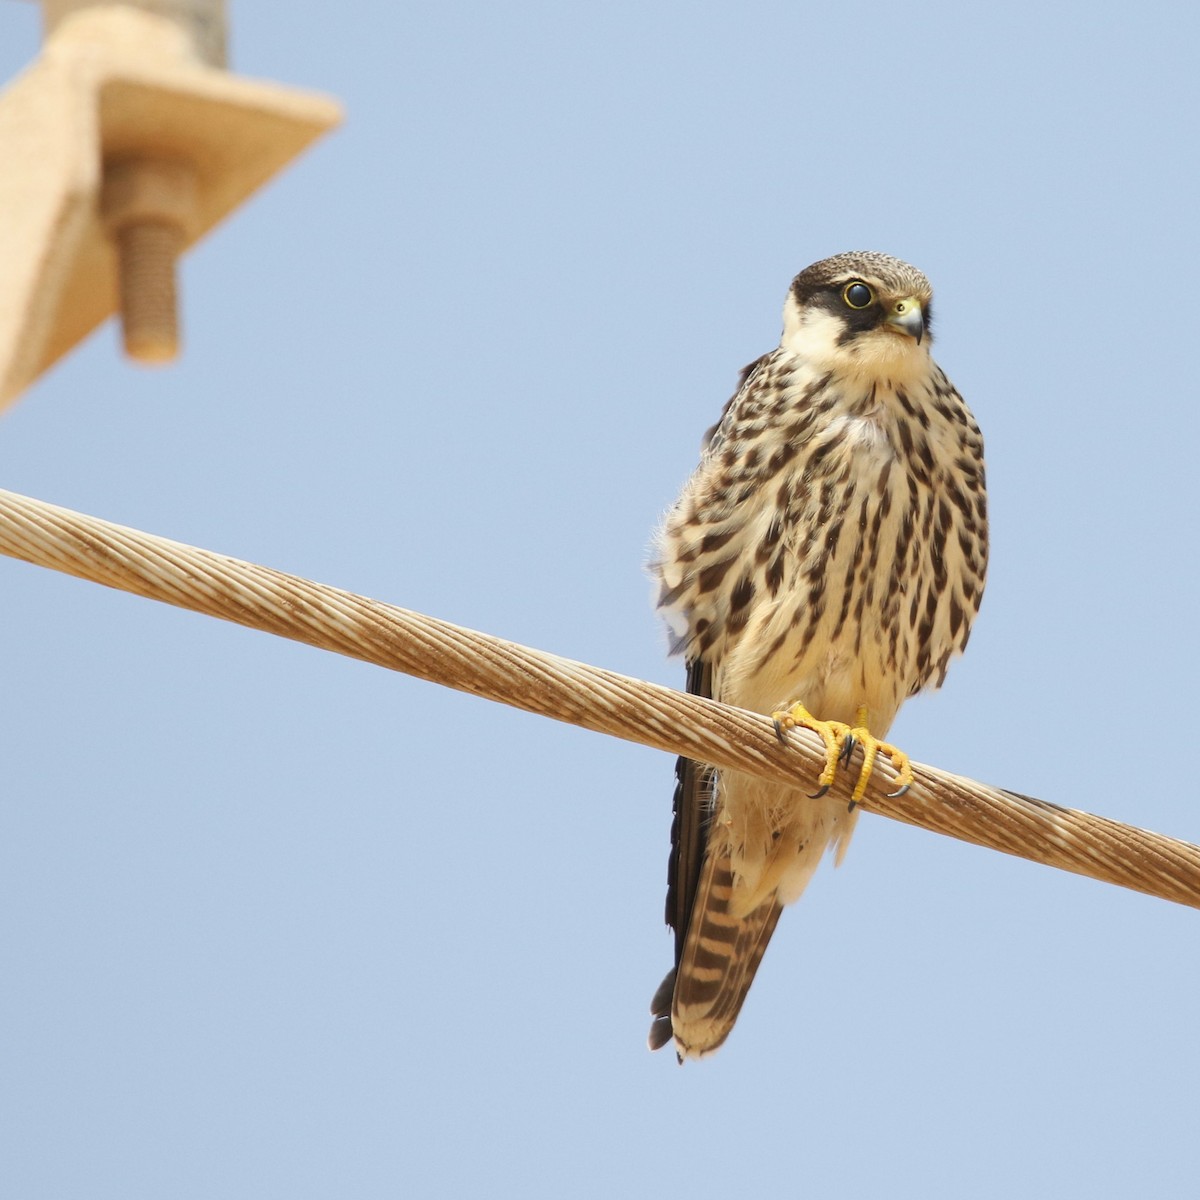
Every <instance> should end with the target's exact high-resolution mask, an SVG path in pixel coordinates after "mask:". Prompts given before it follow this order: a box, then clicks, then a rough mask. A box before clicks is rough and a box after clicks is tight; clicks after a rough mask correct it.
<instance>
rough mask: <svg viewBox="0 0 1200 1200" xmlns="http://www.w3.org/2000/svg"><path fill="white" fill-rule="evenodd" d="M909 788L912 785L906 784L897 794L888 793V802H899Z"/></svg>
mask: <svg viewBox="0 0 1200 1200" xmlns="http://www.w3.org/2000/svg"><path fill="white" fill-rule="evenodd" d="M910 787H912V784H911V783H906V784H905V785H904V786H903V787H902V788H901V789H900V790H899V791H898V792H888V794H887V797H888V799H889V800H899V799H900V797H901V796H903V795H904V793H905V792H907V791H908V789H909V788H910Z"/></svg>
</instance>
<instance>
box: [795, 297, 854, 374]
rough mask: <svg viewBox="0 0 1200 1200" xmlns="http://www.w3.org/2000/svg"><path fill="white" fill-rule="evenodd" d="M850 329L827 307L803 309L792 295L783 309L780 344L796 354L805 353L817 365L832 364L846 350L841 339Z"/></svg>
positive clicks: (843, 354)
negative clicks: (840, 342)
mask: <svg viewBox="0 0 1200 1200" xmlns="http://www.w3.org/2000/svg"><path fill="white" fill-rule="evenodd" d="M845 332H846V326H845V325H844V324H843V323H842V322H841V321H840V320H838V318H837V317H835V316H834V315H833V313H831V312H829V311H828V310H826V309H823V308H810V309H806V310H804V311H801V310H800V307H799V305H797V303H796V299H795V297H794V296H789V297H788V301H787V304H786V305H785V306H784V309H783V337H782V338H781V339H780V345H781V346H782V348H783V349H784V350H788V351H791V353H793V354H802V355H803V356H804V357H805V358H807V359H809V360H810V361H812V362H813V363H824V362H828V361H829V360H830V359H832V358H833V357H834V356H835V355H838V354H839V353H840V354H841V355H842V357H843V358H844V357H845V350H843V349H842V348H841V347H840V346H839V345H838V339H839V338H840V337H841V336H842V335H843V334H844V333H845Z"/></svg>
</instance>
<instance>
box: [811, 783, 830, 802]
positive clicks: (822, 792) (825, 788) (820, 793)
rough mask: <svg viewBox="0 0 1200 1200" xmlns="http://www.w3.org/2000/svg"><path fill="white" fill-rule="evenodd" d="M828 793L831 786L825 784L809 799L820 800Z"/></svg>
mask: <svg viewBox="0 0 1200 1200" xmlns="http://www.w3.org/2000/svg"><path fill="white" fill-rule="evenodd" d="M827 791H829V784H827V783H823V784H821V786H820V787H819V788H817V790H816V791H815V792H813V793H812V795H811V796H809V799H810V800H820V798H821V797H822V796H823V795H825V793H826V792H827Z"/></svg>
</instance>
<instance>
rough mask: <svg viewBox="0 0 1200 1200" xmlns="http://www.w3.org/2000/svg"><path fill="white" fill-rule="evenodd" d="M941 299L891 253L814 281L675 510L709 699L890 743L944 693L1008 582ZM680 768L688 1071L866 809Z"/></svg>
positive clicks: (678, 1022) (813, 276)
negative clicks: (936, 324) (991, 530)
mask: <svg viewBox="0 0 1200 1200" xmlns="http://www.w3.org/2000/svg"><path fill="white" fill-rule="evenodd" d="M931 295H932V293H931V289H930V287H929V283H928V281H927V280H926V278H925V276H924V275H922V274H921V273H920V272H919V271H917V270H916V269H915V268H913V267H910V266H909V265H908V264H907V263H903V262H900V261H899V260H898V259H895V258H891V257H889V256H887V255H884V254H877V253H873V252H865V251H864V252H854V253H850V254H839V255H837V256H836V257H834V258H828V259H825V260H824V261H822V262H819V263H816V264H814V265H813V266H811V267H809V268H808V269H807V270H805V271H803V272H801V273H800V274H799V275H798V276H797V277H796V279H795V280H794V281H793V283H792V288H791V291H790V292H789V294H788V298H787V302H786V304H785V306H784V329H783V337H782V339H781V341H780V345H779V347H778V348H777V349H775V350H773V351H771V352H770V353H769V354H766V355H764V356H763V357H762V358H760V359H758V361H757V362H754V363H752V364H751V365H750V366H749V367H747V368H746V370H745V371H744V372H743V374H742V378H741V381H740V384H739V387H738V390H737V392H736V393H735V394H734V396H733V398H732V399H731V400H730V402H729V403H728V404H727V405H726V407H725V411H724V412H723V414H722V416H721V419H720V421H719V422H718V424H717V425H716V426H715V427H714V428H713V429H712V430H710V431H709V434H708V436H707V438H706V442H705V446H704V449H703V452H702V456H701V460H700V465H699V466H698V467H697V469H696V471H695V473H694V474H693V475H692V477H691V479H690V480H689V481H688V482H687V484H686V485H685V487H684V490H683V493H682V495H681V496H680V497H679V500H678V501H677V502H676V504H675V506H674V507H673V508H672V509H671V511H670V513H669V514H668V516H667V518H666V521H665V523H664V524H663V527H662V530H661V531H660V533H659V537H658V542H657V553H656V556H655V560H654V562H653V564H652V570H653V572H654V574H655V575H656V577H657V578H658V580H659V600H658V603H659V606H660V607H661V608H662V609H663V610H664V612H665V614H666V616H667V619H668V622H669V624H670V625H671V628H672V631H673V638H674V647H673V648H674V649H677V650H681V651H682V652H683V654H684V655H685V657H686V659H687V663H688V690H689V691H691V692H695V693H698V694H700V695H705V696H713V697H714V698H716V699H718V700H721V701H724V702H726V703H729V704H735V705H738V706H739V707H742V708H749V709H753V710H755V711H757V712H763V713H772V712H776V711H777V710H780V709H783V708H785V707H786V706H789V705H791V704H794V703H799V704H802V705H804V706H805V708H807V709H808V710H809V711H810V712H811V714H812V715H813V716H814V717H816V718H818V719H819V721H822V722H842V723H845V724H846V725H857V724H859V723H860V718H862V717H863V716H864V714H865V721H863V722H862V724H865V725H866V726H868V727H869V729H870V733H871V734H872V735H874V736H875V737H876V738H878V737H882V736H883V735H884V734H885V733H886V732H887V730H888V728H889V727H890V725H891V723H892V721H893V719H894V718H895V716H896V713H897V711H898V710H899V708H900V706H901V704H903V703H904V701H905V700H906V699H907V698H908V697H909V696H911V695H913V694H915V693H916V692H918V691H920V690H921V689H922V688H926V687H938V686H940V684H941V683H942V681H943V680H944V679H945V676H946V669H947V666H948V664H949V661H950V659H951V657H952V656H953V655H954V654H956V653H958V652H960V651H961V650H962V649H963V648H964V647H965V646H966V644H967V637H968V635H969V634H970V630H971V623H972V621H973V619H974V617H975V614H976V612H977V611H978V609H979V601H980V597H981V596H982V593H983V583H984V576H985V572H986V567H987V501H986V495H985V490H984V464H983V439H982V437H981V435H980V432H979V428H978V426H977V425H976V424H975V421H974V418H973V417H972V416H971V412H970V410H969V409H968V408H967V406H966V404H964V403H963V400H962V398H961V397H960V396H959V394H958V393H957V392H956V391H955V390H954V387H953V385H952V384H951V383H950V381H949V380H948V379H947V378H946V376H945V374H943V372H942V370H941V369H940V368H939V367H938V365H937V364H936V363H935V362H934V361H933V359H932V358H931V357H930V354H929V345H930V338H929V336H928V326H929V318H930V300H931ZM812 791H813V788H812V785H811V783H809V784H808V785H807V786H800V787H798V788H796V789H794V790H793V789H789V788H782V787H778V786H777V785H774V784H769V783H766V782H763V781H761V780H757V779H754V778H753V777H750V776H746V775H741V774H739V773H737V772H732V771H722V772H719V773H718V772H716V771H714V770H713V769H712V768H710V767H706V766H703V765H701V764H697V763H693V762H690V761H688V760H686V759H680V761H679V763H678V766H677V769H676V789H675V819H674V824H673V827H672V852H671V862H670V870H669V883H668V895H667V921H668V923H669V924H670V925H671V926H672V928H673V929H674V931H675V967H674V968H673V969H672V971H671V972H670V973H669V974H668V975H667V977H666V979H664V980H663V983H662V985H661V986H660V988H659V989H658V992H657V993H656V994H655V997H654V1001H653V1004H652V1006H651V1011H652V1013H653V1014H654V1018H655V1019H654V1023H653V1025H652V1027H651V1032H650V1045H651V1048H652V1049H658V1048H659V1047H660V1046H664V1045H666V1043H667V1042H668V1041H670V1040H672V1038H673V1039H674V1041H675V1046H676V1050H677V1052H678V1054H679V1057H680V1059H681V1060H682V1059H683V1058H685V1057H699V1056H701V1055H704V1054H707V1053H710V1052H711V1051H713V1050H715V1049H716V1048H717V1047H718V1046H720V1045H721V1043H722V1042H723V1041H724V1040H725V1038H726V1037H727V1036H728V1034H729V1031H730V1030H731V1029H732V1028H733V1024H734V1021H735V1020H736V1019H737V1015H738V1011H739V1010H740V1008H741V1006H742V1002H743V1001H744V999H745V997H746V993H747V991H748V990H749V987H750V984H751V982H752V981H753V979H754V973H755V971H756V970H757V968H758V964H759V962H760V961H761V959H762V955H763V951H764V950H765V949H766V945H767V942H768V941H769V940H770V937H771V934H772V933H773V932H774V929H775V924H776V922H777V921H778V919H779V914H780V912H781V910H782V908H783V906H784V905H786V904H789V903H791V902H792V901H793V900H795V899H797V898H798V897H799V895H800V893H801V892H802V891H803V890H804V888H805V886H806V885H807V883H808V881H809V879H810V878H811V876H812V874H813V872H814V870H815V869H816V867H817V864H818V863H819V861H820V859H821V857H822V855H823V854H824V852H825V850H826V849H827V848H830V847H832V848H834V849H835V851H836V854H837V858H838V861H840V859H841V856H842V854H844V852H845V849H846V846H847V844H848V842H849V840H850V835H851V833H852V832H853V830H854V823H855V819H856V817H857V812H856V811H852V810H848V808H847V805H846V802H845V800H844V799H842V800H838V799H833V798H831V797H826V796H821V797H818V798H814V797H812V796H811V792H812Z"/></svg>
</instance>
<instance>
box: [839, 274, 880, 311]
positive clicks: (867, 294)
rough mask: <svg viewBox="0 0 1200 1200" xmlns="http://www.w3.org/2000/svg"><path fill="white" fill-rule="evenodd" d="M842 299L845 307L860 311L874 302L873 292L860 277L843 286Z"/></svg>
mask: <svg viewBox="0 0 1200 1200" xmlns="http://www.w3.org/2000/svg"><path fill="white" fill-rule="evenodd" d="M842 299H843V300H844V301H845V302H846V307H847V308H853V309H856V310H859V311H861V310H862V309H864V308H870V307H871V305H872V304H874V303H875V293H874V292H873V291H872V290H871V289H870V288H869V287H867V285H866V284H865V283H863V281H862V280H861V279H855V280H853V281H852V282H850V283H848V284H846V286H845V288H843V290H842Z"/></svg>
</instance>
